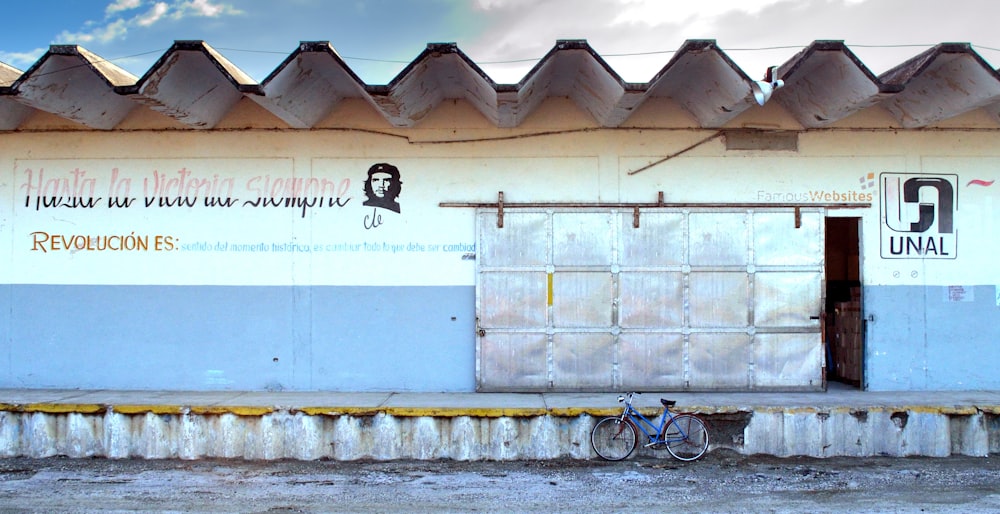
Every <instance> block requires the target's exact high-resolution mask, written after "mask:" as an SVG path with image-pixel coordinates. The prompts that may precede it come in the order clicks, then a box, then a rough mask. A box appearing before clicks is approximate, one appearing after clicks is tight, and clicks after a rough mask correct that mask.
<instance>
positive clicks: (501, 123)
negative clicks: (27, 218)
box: [0, 40, 1000, 131]
mask: <svg viewBox="0 0 1000 514" xmlns="http://www.w3.org/2000/svg"><path fill="white" fill-rule="evenodd" d="M774 78H779V79H782V80H784V82H785V85H784V87H781V88H779V89H778V90H776V91H775V92H774V95H773V98H772V100H771V101H772V102H775V103H777V104H779V105H780V106H781V107H782V108H783V109H785V110H786V111H787V112H788V113H789V114H790V115H791V116H792V117H793V118H794V119H795V120H796V121H798V123H799V124H801V125H802V127H803V128H806V129H809V128H820V127H825V126H828V125H830V124H832V123H836V122H837V121H839V120H842V119H844V118H846V117H848V116H850V115H852V114H854V113H856V112H858V111H860V110H863V109H867V108H870V107H873V106H882V107H884V108H885V109H886V110H887V111H888V112H889V113H891V114H892V116H894V117H895V119H896V120H897V122H898V123H899V126H900V127H902V128H920V127H925V126H928V125H932V124H934V123H937V122H940V121H942V120H946V119H948V118H952V117H955V116H959V115H961V114H963V113H966V112H969V111H971V110H974V109H980V108H981V109H984V110H985V111H986V112H987V113H988V114H989V115H990V116H991V117H992V118H993V119H994V120H995V121H996V122H997V123H998V124H1000V74H998V73H997V71H996V70H994V69H992V68H990V66H989V65H988V64H987V63H986V62H985V61H984V60H983V59H982V57H980V56H979V55H978V54H977V53H976V52H975V50H973V49H972V46H971V45H969V44H967V43H942V44H939V45H936V46H934V47H933V48H931V49H929V50H927V51H926V52H923V53H921V54H920V55H918V56H916V57H914V58H912V59H910V60H908V61H906V62H903V63H900V64H899V65H898V66H896V67H894V68H893V69H891V70H889V71H887V72H886V73H884V74H882V75H881V76H875V75H874V74H872V72H871V71H870V70H869V69H868V68H867V67H866V66H865V65H864V64H863V63H862V62H861V61H860V60H859V59H858V58H857V57H856V56H855V54H854V53H853V52H852V51H851V50H850V49H849V48H848V47H847V46H846V45H845V44H844V43H843V42H842V41H816V42H814V43H812V44H811V45H809V46H808V47H806V48H804V49H803V50H802V51H800V52H799V53H798V54H797V55H795V56H794V57H793V58H791V59H790V60H788V61H787V62H785V63H784V64H782V65H780V66H778V67H777V76H776V77H774ZM753 83H754V79H753V78H751V77H750V76H748V75H747V74H746V73H745V72H744V71H743V70H741V69H740V68H739V66H737V65H736V64H735V63H734V62H733V61H732V59H730V58H729V56H727V55H726V53H725V52H724V51H723V50H722V49H720V48H719V47H718V46H717V45H716V43H715V41H714V40H690V41H686V42H685V43H684V44H683V45H682V46H681V48H680V49H679V50H678V51H677V52H676V53H675V54H674V56H673V58H672V59H670V61H669V62H668V63H667V64H666V65H665V66H664V67H663V68H662V69H661V70H660V72H659V73H657V74H656V75H655V76H654V77H653V78H652V79H651V80H650V81H649V82H646V83H632V82H625V81H624V80H622V78H621V77H620V76H619V75H618V74H617V73H616V72H615V71H614V70H613V69H612V68H611V67H610V66H609V65H608V64H607V62H605V61H604V59H603V58H602V57H601V56H600V55H599V54H598V53H597V52H595V51H594V49H593V48H591V47H590V45H589V44H588V43H587V42H586V41H585V40H560V41H557V42H556V44H555V46H554V47H553V48H552V49H551V50H550V51H549V52H548V53H547V54H546V55H545V56H544V57H543V58H542V59H541V60H539V62H538V64H537V65H536V66H535V67H534V68H532V69H531V71H530V72H529V73H528V74H527V75H526V76H525V78H524V79H523V80H521V81H520V82H519V83H517V84H497V83H496V82H494V81H493V80H492V79H491V78H490V77H489V76H488V75H487V74H486V73H485V72H483V70H482V69H481V68H480V67H479V66H478V65H477V64H476V63H475V62H473V61H472V60H471V59H469V58H468V56H466V55H465V54H464V53H463V52H462V51H461V50H460V49H459V48H458V46H457V45H455V44H454V43H432V44H428V45H427V48H426V49H424V51H423V52H421V53H420V55H418V56H417V57H416V58H415V59H414V60H413V61H412V62H410V63H409V64H408V65H407V66H406V67H405V68H404V69H403V70H402V71H401V72H400V73H399V74H398V75H397V76H396V77H395V78H393V79H392V81H391V82H390V83H389V84H386V85H369V84H365V83H364V82H363V81H362V80H361V79H360V78H358V76H357V74H356V73H355V72H354V71H353V70H351V69H350V67H349V66H348V65H347V64H346V63H345V62H344V60H343V59H341V57H340V56H339V55H338V54H337V52H336V50H334V48H333V46H331V45H330V43H329V42H326V41H317V42H303V43H301V44H300V45H299V47H298V48H297V49H296V50H295V51H294V52H292V53H291V54H290V55H289V56H288V58H286V59H285V60H284V61H283V62H282V63H281V64H280V65H279V66H278V67H277V68H276V69H275V70H274V71H273V72H272V73H271V74H270V75H268V77H267V78H266V79H265V80H264V82H263V83H260V84H258V83H256V82H255V81H254V80H253V79H252V78H251V77H250V76H249V75H247V74H246V73H244V72H243V71H242V70H240V69H239V68H237V67H236V66H235V65H233V63H231V62H230V61H229V60H227V59H226V58H225V57H224V56H223V55H222V54H220V53H219V52H218V51H216V50H215V49H214V48H212V47H211V46H209V45H208V44H207V43H205V42H204V41H176V42H175V43H174V44H173V46H171V48H170V49H169V50H167V52H166V53H165V54H164V55H163V56H162V57H161V58H160V59H159V60H158V61H157V62H156V63H155V64H154V65H153V67H152V68H150V69H149V70H148V71H147V72H146V73H145V74H144V75H143V76H142V77H141V78H136V77H135V76H133V75H131V74H129V73H128V72H126V71H124V70H122V69H121V68H119V67H117V66H115V65H113V64H111V63H110V62H108V61H106V60H104V59H102V58H100V57H99V56H97V55H94V54H92V53H90V52H88V51H87V50H85V49H83V48H80V47H78V46H69V45H54V46H52V47H50V49H49V51H48V52H46V53H45V55H43V56H42V57H41V58H40V59H39V60H38V61H37V62H36V63H35V64H34V65H32V66H31V68H29V69H28V71H26V72H24V73H21V72H20V71H19V70H16V69H14V68H12V67H10V66H8V65H6V64H3V63H0V130H5V131H10V130H16V129H18V128H19V127H20V126H21V124H22V123H23V122H24V121H25V120H26V119H27V118H28V117H29V115H30V114H31V113H32V112H33V110H38V111H44V112H47V113H50V114H54V115H56V116H60V117H62V118H64V119H67V120H71V121H74V122H77V123H80V124H82V125H85V126H87V127H90V128H94V129H100V130H109V129H114V128H115V127H116V126H118V125H119V124H120V123H121V121H122V120H123V119H124V118H125V117H127V116H128V115H129V114H130V113H131V112H132V110H133V109H135V108H136V107H139V106H144V107H145V108H148V109H151V110H154V111H157V112H160V113H162V114H164V115H166V116H169V117H170V118H172V119H174V120H176V121H178V122H180V123H181V124H183V125H184V126H187V127H190V128H193V129H211V128H213V127H215V126H216V125H217V124H218V123H219V122H220V121H221V120H222V119H223V118H225V116H226V115H227V114H228V113H229V112H230V111H231V110H232V109H233V108H234V107H235V105H236V104H237V103H238V102H239V101H240V100H241V99H243V98H249V99H251V100H252V101H254V102H256V103H257V104H259V105H260V106H262V107H263V108H265V109H267V110H268V111H269V112H271V113H273V114H274V115H275V116H276V117H277V118H279V119H280V120H282V121H283V122H284V123H286V124H288V126H289V127H291V128H300V129H308V128H312V127H314V126H316V125H317V124H318V123H320V122H321V121H322V120H324V119H325V118H326V117H327V116H328V115H329V113H331V112H332V111H333V110H334V108H335V107H336V106H337V105H338V103H339V102H341V101H343V100H345V99H360V100H363V101H364V102H367V103H368V104H369V105H370V106H371V107H372V108H373V109H375V110H376V111H377V112H379V113H381V115H382V116H384V117H385V119H386V120H387V121H388V122H389V123H390V124H391V125H393V126H396V127H412V126H415V125H417V124H418V123H420V121H421V120H422V119H424V118H425V117H426V116H427V115H428V113H429V112H431V111H432V110H433V109H435V108H436V107H437V106H438V105H439V104H440V103H441V102H442V101H445V100H451V99H461V100H465V101H466V102H468V103H469V104H470V105H472V106H473V107H474V108H475V109H477V110H478V111H479V112H480V113H482V115H483V116H484V117H485V118H486V119H487V120H489V121H490V122H491V123H493V124H495V125H496V126H498V127H516V126H518V125H520V124H521V123H523V122H524V120H525V119H527V118H528V117H529V116H530V115H531V114H532V112H534V111H535V109H537V107H538V106H539V105H540V104H541V103H542V102H543V101H544V100H545V99H546V98H549V97H564V98H569V99H570V100H571V101H572V102H574V103H575V104H576V105H577V106H578V107H579V108H580V109H581V110H582V111H583V112H586V113H588V114H589V115H590V116H591V117H592V118H593V119H594V121H595V123H596V124H597V125H599V126H601V127H618V126H622V125H625V124H627V122H628V119H629V118H630V117H631V115H632V114H633V113H634V112H635V111H636V110H637V109H639V108H640V107H641V106H642V104H643V103H644V102H645V101H646V100H647V99H648V98H669V99H671V100H673V101H674V102H676V103H677V105H679V106H680V107H681V108H683V109H684V110H686V111H687V112H688V113H690V115H691V117H692V118H693V120H694V122H695V125H696V126H698V127H703V128H718V127H722V126H724V125H725V124H726V123H728V122H730V121H731V120H732V119H734V118H735V117H737V116H739V115H740V114H741V113H743V112H745V111H747V110H749V109H757V108H760V107H759V106H758V105H757V103H756V101H755V100H754V96H753V92H752V89H751V87H752V84H753Z"/></svg>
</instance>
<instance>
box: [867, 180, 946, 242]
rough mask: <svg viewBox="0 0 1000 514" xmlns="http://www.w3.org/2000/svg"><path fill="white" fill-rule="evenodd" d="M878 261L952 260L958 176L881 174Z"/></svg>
mask: <svg viewBox="0 0 1000 514" xmlns="http://www.w3.org/2000/svg"><path fill="white" fill-rule="evenodd" d="M880 182H881V185H882V258H883V259H954V258H955V257H956V255H957V251H958V247H957V245H958V231H957V230H956V229H955V217H956V213H957V212H958V196H957V194H956V187H955V185H956V184H957V183H958V175H913V174H905V173H882V174H881V175H880Z"/></svg>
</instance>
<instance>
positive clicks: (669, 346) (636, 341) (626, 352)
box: [619, 332, 685, 389]
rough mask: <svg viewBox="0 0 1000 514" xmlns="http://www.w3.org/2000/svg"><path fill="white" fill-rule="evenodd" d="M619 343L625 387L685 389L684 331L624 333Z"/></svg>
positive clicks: (623, 385) (622, 377)
mask: <svg viewBox="0 0 1000 514" xmlns="http://www.w3.org/2000/svg"><path fill="white" fill-rule="evenodd" d="M619 344H620V349H621V351H620V355H621V356H620V362H621V364H620V366H619V367H620V370H621V383H622V388H623V389H681V388H684V386H685V383H684V380H685V378H684V336H683V334H680V333H649V332H622V334H621V335H620V336H619Z"/></svg>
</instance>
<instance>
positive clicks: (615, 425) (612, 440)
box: [590, 418, 639, 460]
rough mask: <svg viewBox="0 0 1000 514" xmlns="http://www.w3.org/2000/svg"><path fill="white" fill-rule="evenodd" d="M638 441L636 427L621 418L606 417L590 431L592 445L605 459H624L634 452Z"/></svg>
mask: <svg viewBox="0 0 1000 514" xmlns="http://www.w3.org/2000/svg"><path fill="white" fill-rule="evenodd" d="M638 443H639V440H638V439H637V438H636V434H635V427H634V426H632V423H630V422H628V421H622V420H621V419H620V418H604V419H602V420H600V421H598V422H597V424H596V425H594V430H593V431H591V432H590V445H591V446H592V447H593V448H594V451H595V452H597V455H598V456H599V457H600V458H602V459H604V460H622V459H624V458H625V457H628V456H629V455H631V454H632V451H633V450H635V447H636V445H637V444H638Z"/></svg>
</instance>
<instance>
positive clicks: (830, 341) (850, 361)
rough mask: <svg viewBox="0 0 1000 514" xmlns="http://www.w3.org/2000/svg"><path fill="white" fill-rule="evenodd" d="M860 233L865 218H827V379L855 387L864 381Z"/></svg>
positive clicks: (825, 334) (825, 314) (825, 329)
mask: <svg viewBox="0 0 1000 514" xmlns="http://www.w3.org/2000/svg"><path fill="white" fill-rule="evenodd" d="M860 236H861V218H826V305H825V312H824V319H825V321H826V322H825V323H824V329H823V339H824V341H825V342H826V348H827V354H826V363H827V380H828V381H834V382H840V383H844V384H849V385H851V386H854V387H861V386H862V384H863V383H864V381H863V378H864V377H863V376H862V372H863V370H864V362H863V358H864V354H865V353H864V322H863V319H862V314H861V313H862V309H861V305H862V304H861V302H862V288H861V260H860V255H861V252H860V243H859V241H860V240H861V239H860Z"/></svg>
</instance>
